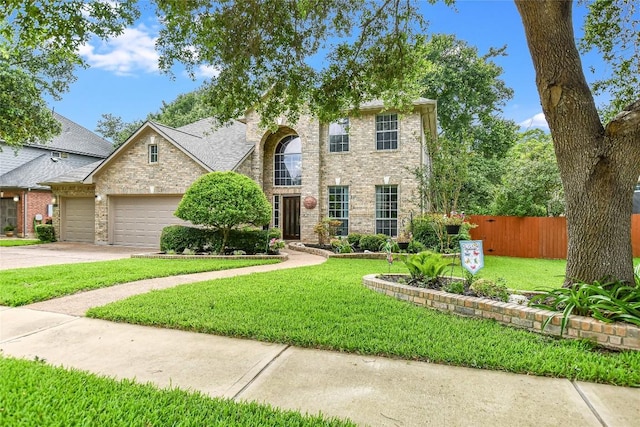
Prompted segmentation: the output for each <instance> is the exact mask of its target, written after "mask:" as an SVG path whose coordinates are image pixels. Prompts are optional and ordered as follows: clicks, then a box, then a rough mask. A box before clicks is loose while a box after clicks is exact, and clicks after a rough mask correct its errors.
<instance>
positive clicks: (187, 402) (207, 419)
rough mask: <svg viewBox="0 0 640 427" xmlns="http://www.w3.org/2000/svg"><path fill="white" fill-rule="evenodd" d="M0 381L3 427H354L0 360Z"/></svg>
mask: <svg viewBox="0 0 640 427" xmlns="http://www.w3.org/2000/svg"><path fill="white" fill-rule="evenodd" d="M0 378H2V381H0V425H3V426H15V427H21V426H25V427H27V426H28V427H31V426H40V427H47V426H81V425H82V426H140V427H145V426H198V427H200V426H248V427H249V426H250V427H254V426H323V427H324V426H355V424H353V423H351V422H349V421H342V420H339V419H336V418H326V417H322V416H320V415H318V416H309V415H302V414H300V413H299V412H294V411H285V410H280V409H275V408H272V407H270V406H268V405H261V404H257V403H236V402H233V401H231V400H228V399H219V398H210V397H207V396H205V395H203V394H202V393H199V392H186V391H182V390H179V389H176V388H169V389H158V388H156V387H154V386H152V385H150V384H137V383H135V382H134V381H131V380H121V381H116V380H113V379H109V378H104V377H99V376H96V375H92V374H87V373H84V372H81V371H77V370H65V369H62V368H54V367H51V366H47V365H45V364H43V363H41V362H30V361H26V360H17V359H11V358H4V357H0Z"/></svg>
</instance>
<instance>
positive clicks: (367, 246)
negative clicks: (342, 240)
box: [360, 234, 389, 252]
mask: <svg viewBox="0 0 640 427" xmlns="http://www.w3.org/2000/svg"><path fill="white" fill-rule="evenodd" d="M388 238H389V237H388V236H386V235H384V234H363V235H362V236H361V237H360V249H362V250H363V251H370V252H380V251H381V250H382V247H383V246H384V245H385V243H387V239H388Z"/></svg>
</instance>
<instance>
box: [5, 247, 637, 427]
mask: <svg viewBox="0 0 640 427" xmlns="http://www.w3.org/2000/svg"><path fill="white" fill-rule="evenodd" d="M321 262H323V259H322V258H320V257H316V256H313V255H308V254H302V253H299V252H294V251H291V252H290V258H289V260H288V261H286V262H284V263H281V264H276V265H268V266H259V267H249V268H243V269H236V270H227V271H222V272H212V273H200V274H194V275H184V276H175V277H171V278H166V279H153V280H144V281H140V282H134V283H129V284H125V285H121V286H114V287H111V288H106V289H100V290H96V291H91V292H86V293H82V294H78V295H74V296H70V297H64V298H59V299H56V300H52V301H48V302H42V303H38V304H33V305H31V306H26V307H21V308H8V307H0V351H2V353H3V354H4V355H7V356H15V357H23V358H27V359H33V358H35V357H36V356H37V357H38V358H41V359H45V360H46V361H47V362H48V363H50V364H53V365H64V366H66V367H74V368H78V369H83V370H87V371H91V372H95V373H98V374H102V375H107V376H110V377H116V378H135V379H136V380H137V381H139V382H152V383H154V384H156V385H158V386H160V387H167V386H169V385H171V386H177V387H180V388H184V389H191V390H200V391H202V392H204V393H207V394H209V395H211V396H223V397H228V398H233V399H236V400H241V401H242V400H255V401H259V402H265V403H269V404H271V405H274V406H277V407H281V408H286V409H294V410H300V411H302V412H309V413H314V414H315V413H318V412H319V411H321V412H322V413H323V414H324V415H327V416H337V417H343V418H350V419H351V420H353V421H355V422H356V423H358V424H360V425H371V426H426V425H428V426H514V425H517V426H558V425H562V426H637V425H638V420H639V419H640V389H631V388H624V387H614V386H607V385H599V384H591V383H583V382H575V381H569V380H564V379H555V378H543V377H533V376H527V375H516V374H509V373H505V372H497V371H487V370H480V369H470V368H460V367H451V366H445V365H437V364H432V363H425V362H412V361H405V360H394V359H387V358H382V357H373V356H360V355H354V354H344V353H338V352H329V351H319V350H310V349H301V348H296V347H292V346H287V345H281V344H268V343H262V342H256V341H250V340H241V339H233V338H226V337H219V336H213V335H205V334H197V333H191V332H183V331H176V330H168V329H160V328H153V327H145V326H135V325H128V324H118V323H112V322H107V321H103V320H95V319H88V318H84V317H82V314H83V313H84V311H85V310H86V309H87V308H88V307H91V306H97V305H102V304H105V303H108V302H111V301H114V300H117V299H121V298H125V297H127V296H129V295H133V294H137V293H143V292H148V291H149V290H150V289H161V288H165V287H170V286H176V285H179V284H182V283H190V282H196V281H201V280H208V279H212V278H216V277H228V276H230V275H237V274H250V273H252V272H259V271H269V270H274V269H277V268H287V267H295V266H300V265H306V264H310V263H311V264H317V263H321Z"/></svg>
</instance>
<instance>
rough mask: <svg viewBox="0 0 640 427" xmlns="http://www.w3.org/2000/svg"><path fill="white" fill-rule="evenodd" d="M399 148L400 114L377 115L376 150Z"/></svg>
mask: <svg viewBox="0 0 640 427" xmlns="http://www.w3.org/2000/svg"><path fill="white" fill-rule="evenodd" d="M397 149H398V115H397V114H378V115H377V116H376V150H397Z"/></svg>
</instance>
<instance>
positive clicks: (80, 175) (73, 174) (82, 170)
mask: <svg viewBox="0 0 640 427" xmlns="http://www.w3.org/2000/svg"><path fill="white" fill-rule="evenodd" d="M103 161H104V160H98V161H97V162H93V163H89V164H88V165H85V166H81V167H79V168H75V169H72V170H70V171H68V172H65V173H63V174H62V175H57V176H55V177H53V178H51V179H47V180H46V181H42V182H40V183H39V184H42V185H51V184H63V183H81V182H82V181H83V180H84V179H85V178H86V177H88V176H89V174H91V172H93V171H94V169H95V168H97V167H98V166H100V164H101V163H102V162H103Z"/></svg>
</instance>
